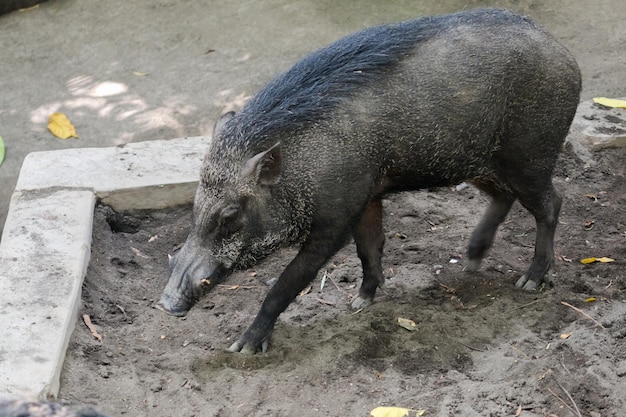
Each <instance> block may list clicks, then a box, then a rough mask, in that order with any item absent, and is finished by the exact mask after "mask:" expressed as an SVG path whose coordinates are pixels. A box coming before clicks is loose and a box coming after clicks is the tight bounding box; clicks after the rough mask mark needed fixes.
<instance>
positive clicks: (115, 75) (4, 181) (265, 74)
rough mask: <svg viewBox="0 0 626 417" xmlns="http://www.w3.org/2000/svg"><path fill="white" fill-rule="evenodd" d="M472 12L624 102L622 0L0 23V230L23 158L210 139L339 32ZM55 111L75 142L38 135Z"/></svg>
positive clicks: (128, 4) (26, 16)
mask: <svg viewBox="0 0 626 417" xmlns="http://www.w3.org/2000/svg"><path fill="white" fill-rule="evenodd" d="M476 6H499V7H508V8H511V9H513V10H518V11H521V12H523V13H526V14H529V15H530V16H532V17H533V18H535V19H536V20H537V21H538V22H540V23H541V24H543V25H544V26H545V27H547V28H548V29H549V30H550V31H551V32H552V33H554V34H555V35H556V37H557V38H559V39H560V40H561V41H562V42H563V43H564V44H565V45H566V46H567V47H569V48H570V49H571V50H572V52H573V53H574V55H575V56H576V58H577V59H578V61H579V64H580V67H581V69H582V72H583V78H584V89H583V97H582V98H583V100H586V99H589V98H591V97H592V96H598V95H600V96H609V97H622V96H626V84H625V83H624V80H625V79H626V54H625V53H624V50H626V25H624V22H625V21H626V8H625V7H623V4H622V2H621V0H597V1H582V0H581V1H578V0H577V1H571V0H550V1H538V0H482V1H479V0H424V1H414V0H393V1H384V2H381V1H379V0H359V1H345V0H341V1H337V0H332V1H331V0H316V1H305V0H268V1H263V2H258V1H254V0H237V1H213V0H196V1H180V0H133V1H128V0H107V1H106V2H105V1H100V0H50V1H47V2H45V3H42V4H41V5H40V6H39V7H38V8H36V9H33V10H30V11H27V12H14V13H11V14H7V15H4V16H0V74H2V75H1V76H0V136H2V137H3V138H4V142H5V145H6V159H5V161H4V163H3V164H2V165H1V166H0V232H1V231H2V227H3V225H4V222H5V218H6V213H7V209H8V206H9V200H10V197H11V193H12V192H13V189H14V188H15V183H16V181H17V176H18V173H19V169H20V167H21V165H22V161H23V159H24V157H25V156H26V155H27V154H28V153H30V152H33V151H40V150H53V149H66V148H77V147H102V146H114V145H118V144H123V143H128V142H136V141H142V140H155V139H171V138H174V137H183V136H197V135H203V134H207V133H209V132H210V131H211V128H212V126H213V123H214V120H216V118H217V117H218V116H219V115H220V114H221V113H223V112H224V111H226V110H229V109H231V108H238V107H239V106H241V104H242V103H243V100H245V99H246V98H247V97H249V96H250V95H252V94H254V92H256V91H257V90H258V89H259V88H260V87H261V86H262V85H263V84H265V83H266V82H267V81H269V80H270V79H271V78H272V77H273V76H274V75H276V74H277V73H278V72H279V71H283V70H285V69H287V68H288V67H289V66H290V65H291V64H292V63H293V62H294V61H295V60H296V59H298V58H299V57H301V56H302V55H303V54H305V53H307V52H310V51H312V50H314V49H316V48H318V47H320V46H322V45H325V44H327V43H329V42H331V41H333V40H335V39H338V38H339V37H341V36H343V35H345V34H347V33H349V32H352V31H355V30H358V29H361V28H363V27H366V26H371V25H374V24H377V23H381V22H389V21H397V20H403V19H410V18H413V17H415V16H418V15H424V14H433V13H446V12H453V11H457V10H460V9H463V8H470V7H476ZM56 111H61V112H64V113H65V114H67V115H68V117H69V118H70V120H71V121H72V122H73V123H74V125H75V126H76V129H77V132H78V135H79V139H71V140H65V141H64V140H60V139H56V138H55V137H53V136H52V135H51V134H50V133H49V132H48V130H47V129H46V126H47V123H48V117H49V116H50V114H52V113H53V112H56ZM155 163H157V162H156V161H155Z"/></svg>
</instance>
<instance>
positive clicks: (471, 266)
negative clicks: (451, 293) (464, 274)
mask: <svg viewBox="0 0 626 417" xmlns="http://www.w3.org/2000/svg"><path fill="white" fill-rule="evenodd" d="M481 261H482V259H480V258H479V259H468V261H467V263H466V264H465V269H467V270H468V271H470V272H476V271H478V269H479V268H480V264H481Z"/></svg>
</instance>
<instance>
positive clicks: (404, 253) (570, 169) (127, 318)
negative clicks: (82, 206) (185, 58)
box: [60, 149, 626, 417]
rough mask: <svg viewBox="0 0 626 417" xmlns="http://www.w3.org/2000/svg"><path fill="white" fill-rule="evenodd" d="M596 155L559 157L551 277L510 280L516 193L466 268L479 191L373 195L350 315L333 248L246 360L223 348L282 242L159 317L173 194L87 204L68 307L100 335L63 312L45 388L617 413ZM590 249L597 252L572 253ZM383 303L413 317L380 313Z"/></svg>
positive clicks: (619, 305)
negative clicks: (83, 273) (377, 229)
mask: <svg viewBox="0 0 626 417" xmlns="http://www.w3.org/2000/svg"><path fill="white" fill-rule="evenodd" d="M596 156H597V157H598V158H599V161H600V162H599V163H598V164H597V165H595V166H594V167H593V168H587V169H581V166H582V164H581V162H580V161H579V160H578V159H577V158H576V157H575V156H574V155H573V153H571V152H566V153H565V154H564V156H563V157H562V159H561V161H560V163H559V168H558V172H557V176H556V178H555V183H556V184H557V187H558V188H559V189H560V190H561V192H562V193H563V195H564V204H563V206H564V210H563V212H562V215H561V221H560V226H559V229H558V237H557V243H556V254H557V265H556V268H557V277H556V287H555V288H554V289H551V290H547V291H541V292H531V293H528V292H523V291H520V290H517V289H515V288H514V285H513V284H514V282H515V280H516V279H517V278H518V277H519V275H520V274H521V273H522V272H523V271H524V270H525V268H526V267H527V263H528V262H529V261H530V258H531V256H532V251H533V243H534V234H535V230H534V220H533V219H532V218H531V216H529V215H528V213H527V212H526V211H525V210H524V209H522V208H521V207H520V206H515V207H514V209H513V210H512V212H511V214H510V215H509V218H508V220H507V221H506V222H505V223H504V224H503V226H502V228H501V231H500V233H499V235H498V238H497V241H496V243H495V245H494V248H493V250H492V252H491V254H490V255H489V256H488V258H487V259H486V260H485V262H484V265H483V267H482V269H481V270H480V271H479V272H476V273H469V272H466V271H463V257H464V251H465V245H466V243H467V241H468V237H469V234H470V233H471V230H472V228H473V227H474V225H475V224H476V223H477V221H478V219H479V217H480V215H481V213H482V210H483V208H484V205H485V203H486V201H485V199H484V197H483V196H482V195H481V194H480V193H479V192H478V191H477V190H475V189H473V188H468V189H465V190H462V191H456V190H449V189H440V190H437V191H433V192H416V193H406V194H399V195H394V196H391V197H389V198H388V199H387V200H385V201H384V208H385V212H386V218H385V231H386V235H387V237H388V239H387V245H386V249H385V258H384V261H383V265H384V268H385V272H386V275H387V276H388V279H387V288H386V290H385V292H384V293H382V294H380V295H379V296H378V297H377V302H376V303H375V304H374V305H372V306H370V307H368V308H367V309H365V310H363V311H361V312H359V313H356V314H353V313H352V312H351V311H350V309H349V302H350V299H351V297H352V296H353V295H355V294H356V292H357V289H358V285H359V284H360V276H361V271H360V264H359V261H358V258H357V257H356V254H355V249H354V246H353V245H348V246H347V247H346V248H345V249H344V250H342V251H341V252H340V253H339V254H338V255H337V256H336V257H335V258H334V259H333V260H332V262H330V264H329V265H327V266H326V267H325V268H323V269H322V270H321V271H320V274H319V276H318V279H317V280H316V281H315V282H314V283H313V285H312V287H311V289H310V291H309V292H307V293H305V294H302V295H301V296H299V297H298V298H297V300H296V301H295V302H294V303H293V304H292V305H291V306H290V307H289V309H288V310H287V311H286V312H285V313H284V314H283V315H281V317H280V319H279V321H278V323H277V326H276V330H275V332H274V334H273V338H272V344H271V347H270V351H269V352H268V353H266V354H257V355H255V356H246V355H241V354H232V353H228V352H226V351H225V349H226V348H227V347H228V346H229V345H230V343H231V342H232V341H233V340H235V339H236V338H237V337H238V336H239V335H240V333H241V332H242V331H243V330H245V328H246V327H247V326H248V325H249V324H250V323H251V321H252V319H253V317H254V315H255V314H256V312H257V310H258V308H259V306H260V303H261V301H262V299H263V297H264V295H265V293H266V291H267V285H266V282H267V281H268V280H269V279H271V278H273V277H275V276H277V274H278V273H280V271H281V270H282V268H283V267H284V266H285V265H286V263H287V262H289V260H290V259H291V257H293V255H294V253H295V252H294V250H293V249H286V250H284V251H281V252H279V253H277V254H276V255H274V256H272V257H270V258H269V259H267V260H266V261H265V262H264V263H263V264H261V265H259V266H258V267H257V268H255V269H253V270H248V271H242V272H239V273H237V274H235V275H233V276H232V277H231V278H229V280H228V281H227V282H226V283H225V284H224V285H223V286H221V287H219V288H217V290H216V291H214V292H212V293H211V294H209V295H208V296H207V297H206V298H205V299H204V300H202V301H201V302H200V303H199V304H198V305H197V306H196V307H194V308H193V309H192V311H191V312H190V314H189V315H188V316H187V317H186V318H184V319H180V318H175V317H171V316H168V315H166V314H164V313H163V312H161V311H159V310H156V309H155V308H154V303H155V302H156V301H157V300H158V298H159V295H160V292H161V289H162V287H163V285H164V284H165V280H166V279H167V275H168V271H167V266H166V263H167V262H166V259H167V254H168V253H171V252H172V251H174V250H175V248H176V247H177V246H178V245H179V244H180V243H182V241H183V240H184V238H185V237H186V233H187V230H188V226H189V222H190V208H189V207H181V208H177V209H173V210H169V211H166V212H147V213H132V214H116V213H112V212H111V211H110V209H108V208H104V207H100V208H98V210H97V212H96V217H95V219H96V226H95V237H94V246H93V254H92V263H91V267H90V270H89V273H88V276H87V278H86V283H85V286H84V295H83V300H84V306H83V308H82V309H81V313H82V314H88V315H89V316H90V317H91V320H92V322H93V323H94V324H95V326H96V329H97V331H98V332H99V333H100V334H101V335H102V337H103V341H102V342H99V341H98V340H96V339H95V338H94V337H93V336H92V335H91V333H90V331H89V330H88V328H87V326H85V325H84V324H82V323H81V324H80V325H79V326H78V328H77V329H76V331H75V333H74V335H73V339H72V342H71V346H70V353H69V354H68V358H67V362H66V364H65V367H64V372H63V375H62V381H61V385H62V388H61V393H60V398H61V399H62V400H63V401H68V402H69V403H72V404H84V403H87V404H89V405H93V406H95V407H96V408H98V409H101V410H103V411H106V412H108V413H110V414H111V415H113V416H121V415H126V414H127V415H133V416H159V417H160V416H163V417H165V416H294V415H299V416H366V415H369V411H370V410H372V409H373V408H375V407H377V406H380V405H391V406H401V407H406V408H411V409H416V410H420V409H423V410H426V412H427V413H426V414H425V415H429V416H460V415H462V416H477V417H478V416H481V417H484V416H515V415H517V416H523V417H530V416H559V417H565V416H579V415H580V416H586V417H598V416H603V417H609V416H613V417H617V416H621V415H623V410H624V409H625V407H626V401H625V400H624V395H623V393H624V392H626V348H625V344H624V337H625V336H626V295H625V293H624V291H625V290H626V277H625V276H624V273H623V272H624V265H625V263H624V259H626V214H625V213H624V210H623V206H624V204H626V197H625V196H626V181H625V180H624V175H625V174H626V171H625V168H624V167H626V150H623V149H622V150H611V151H605V152H604V153H601V154H598V155H596ZM591 256H595V257H600V256H606V257H611V258H613V259H615V262H613V263H594V264H589V265H583V264H582V263H581V262H580V260H581V259H583V258H587V257H591ZM456 261H459V262H456ZM324 275H326V279H325V284H324V286H323V288H322V280H323V276H324ZM590 297H594V298H593V299H590ZM591 300H595V301H591ZM564 303H567V304H568V305H566V304H564ZM575 308H577V309H579V310H581V311H578V310H575ZM399 317H402V318H408V319H411V320H413V321H415V323H416V324H417V330H416V331H413V332H410V331H408V330H405V329H404V328H402V327H400V326H398V324H397V319H398V318H399ZM577 409H578V410H579V412H580V414H578V411H576V410H577Z"/></svg>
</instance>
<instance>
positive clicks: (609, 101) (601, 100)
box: [593, 97, 626, 109]
mask: <svg viewBox="0 0 626 417" xmlns="http://www.w3.org/2000/svg"><path fill="white" fill-rule="evenodd" d="M593 102H594V103H596V104H601V105H603V106H606V107H618V108H621V109H626V100H617V99H614V98H606V97H595V98H594V99H593Z"/></svg>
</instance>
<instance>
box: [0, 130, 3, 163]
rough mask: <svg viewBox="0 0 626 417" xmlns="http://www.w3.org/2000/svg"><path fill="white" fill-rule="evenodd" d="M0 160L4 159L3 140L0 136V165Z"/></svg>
mask: <svg viewBox="0 0 626 417" xmlns="http://www.w3.org/2000/svg"><path fill="white" fill-rule="evenodd" d="M2 161H4V141H3V140H2V136H0V165H2Z"/></svg>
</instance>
